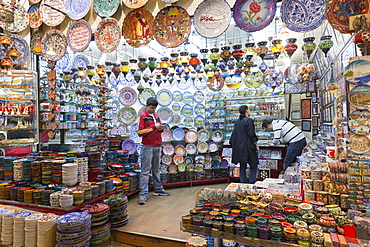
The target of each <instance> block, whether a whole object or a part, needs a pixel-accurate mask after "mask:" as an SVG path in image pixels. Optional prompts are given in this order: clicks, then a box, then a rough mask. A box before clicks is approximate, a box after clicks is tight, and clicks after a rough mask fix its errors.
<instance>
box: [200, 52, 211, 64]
mask: <svg viewBox="0 0 370 247" xmlns="http://www.w3.org/2000/svg"><path fill="white" fill-rule="evenodd" d="M208 58H209V56H208V49H200V61H202V63H203V65H206V64H207V62H208Z"/></svg>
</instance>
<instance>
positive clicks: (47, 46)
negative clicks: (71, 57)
mask: <svg viewBox="0 0 370 247" xmlns="http://www.w3.org/2000/svg"><path fill="white" fill-rule="evenodd" d="M66 50H67V39H66V36H65V35H64V33H63V32H61V31H59V30H56V29H52V30H50V31H48V32H47V33H45V35H44V37H42V56H43V57H44V58H46V59H47V60H51V61H57V60H58V59H60V58H61V57H63V56H64V54H65V53H66Z"/></svg>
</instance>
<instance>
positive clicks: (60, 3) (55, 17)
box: [41, 0, 66, 27]
mask: <svg viewBox="0 0 370 247" xmlns="http://www.w3.org/2000/svg"><path fill="white" fill-rule="evenodd" d="M50 6H53V7H50ZM65 12H66V9H65V6H64V0H44V1H42V3H41V18H42V21H43V22H44V23H45V24H46V25H48V26H51V27H55V26H58V25H59V24H60V23H62V22H63V21H64V18H65V15H64V13H65Z"/></svg>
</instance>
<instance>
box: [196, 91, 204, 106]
mask: <svg viewBox="0 0 370 247" xmlns="http://www.w3.org/2000/svg"><path fill="white" fill-rule="evenodd" d="M203 101H204V94H203V92H202V91H196V92H195V93H194V102H196V103H202V102H203Z"/></svg>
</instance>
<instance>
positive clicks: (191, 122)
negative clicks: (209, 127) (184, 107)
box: [183, 117, 194, 128]
mask: <svg viewBox="0 0 370 247" xmlns="http://www.w3.org/2000/svg"><path fill="white" fill-rule="evenodd" d="M183 123H184V126H185V127H186V128H192V127H194V119H193V118H192V117H185V118H184V120H183Z"/></svg>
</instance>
